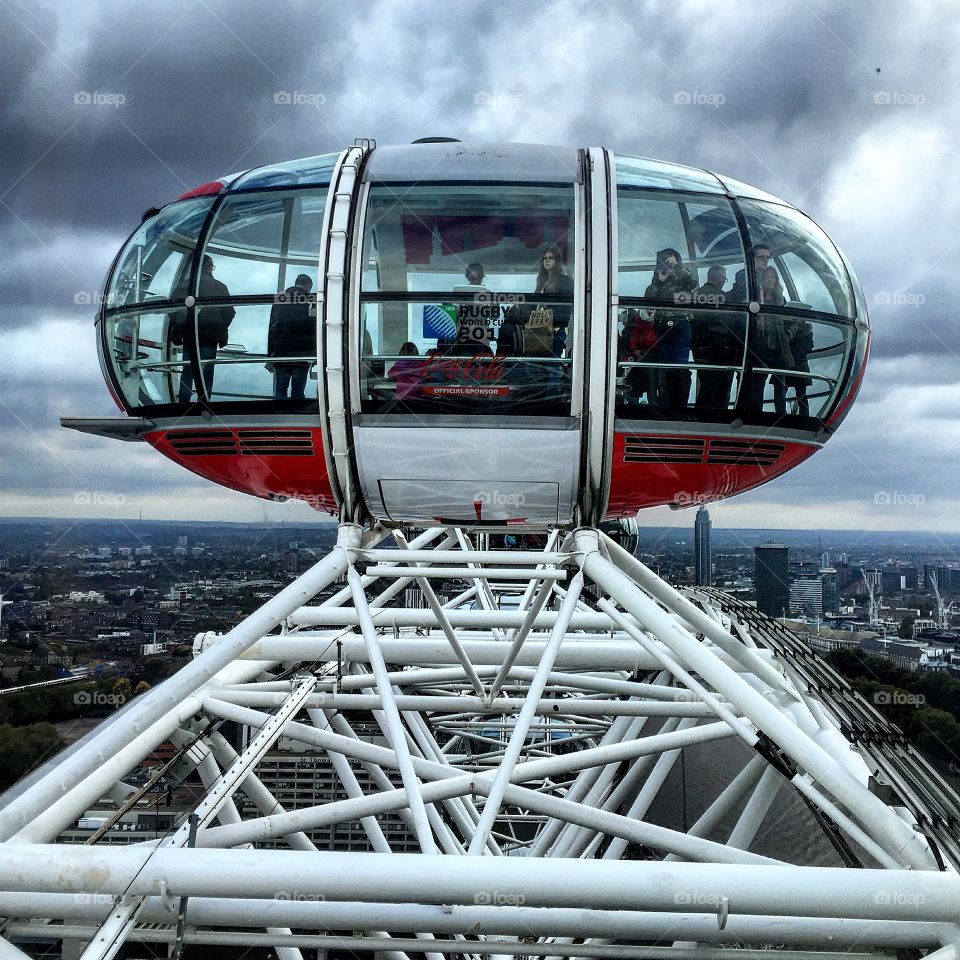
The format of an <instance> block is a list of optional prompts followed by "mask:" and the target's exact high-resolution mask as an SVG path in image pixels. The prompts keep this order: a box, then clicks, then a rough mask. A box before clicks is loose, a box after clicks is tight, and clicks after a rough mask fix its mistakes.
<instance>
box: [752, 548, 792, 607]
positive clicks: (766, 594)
mask: <svg viewBox="0 0 960 960" xmlns="http://www.w3.org/2000/svg"><path fill="white" fill-rule="evenodd" d="M754 560H755V564H756V566H755V575H754V578H753V585H754V590H755V592H756V596H757V609H758V610H759V611H760V612H761V613H765V614H767V616H770V617H782V616H784V615H785V614H786V613H787V611H788V610H789V609H790V551H789V549H788V548H787V547H786V546H784V545H783V544H782V543H763V544H760V545H758V546H757V547H756V549H755V550H754Z"/></svg>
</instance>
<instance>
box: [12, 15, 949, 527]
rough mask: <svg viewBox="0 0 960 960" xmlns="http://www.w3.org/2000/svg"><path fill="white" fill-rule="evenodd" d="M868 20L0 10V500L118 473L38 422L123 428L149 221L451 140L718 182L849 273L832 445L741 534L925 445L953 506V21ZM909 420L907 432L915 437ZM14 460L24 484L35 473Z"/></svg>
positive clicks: (147, 483) (748, 500) (162, 478)
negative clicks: (772, 197)
mask: <svg viewBox="0 0 960 960" xmlns="http://www.w3.org/2000/svg"><path fill="white" fill-rule="evenodd" d="M886 10H887V11H889V12H884V8H877V7H871V6H862V5H855V4H849V5H836V4H834V3H828V2H826V0H806V2H799V3H780V4H778V3H769V2H759V0H754V2H748V3H744V4H739V5H736V6H733V5H724V4H716V3H707V2H703V0H673V2H669V3H668V2H657V0H650V2H646V3H642V4H637V3H632V2H628V0H616V2H587V0H557V2H552V3H546V4H540V5H533V4H528V3H522V2H520V0H508V2H503V3H494V2H492V0H479V2H475V3H470V4H449V3H445V2H441V0H425V2H420V3H411V2H407V0H404V2H400V0H365V2H360V3H358V4H354V5H347V4H333V3H330V2H321V3H315V2H310V3H307V2H303V3H301V2H276V3H272V4H269V5H266V4H230V3H227V2H224V0H173V2H170V3H164V4H152V5H151V4H147V5H142V4H138V5H131V4H126V3H121V2H118V0H111V2H96V0H93V2H80V3H77V4H73V5H69V6H68V5H62V4H51V5H48V6H41V5H38V4H35V3H27V2H19V0H5V2H3V3H0V90H2V95H0V96H2V100H0V144H2V145H3V146H2V150H0V244H2V249H3V251H4V254H3V256H2V257H0V326H2V330H3V333H4V336H5V338H6V342H5V344H4V349H3V350H0V490H2V491H6V492H7V493H8V494H9V493H11V492H13V491H16V492H17V493H18V494H19V493H23V492H28V491H29V490H30V489H31V488H32V489H33V490H35V491H40V490H44V491H47V490H49V491H50V496H51V497H53V496H54V495H55V494H56V492H57V491H60V492H63V493H65V492H68V491H69V490H70V489H72V488H73V487H74V486H75V484H76V483H78V482H81V481H79V480H78V479H77V475H80V474H83V472H84V471H87V473H86V475H84V476H82V482H83V483H84V484H86V485H87V486H94V487H97V486H98V485H101V484H102V485H103V486H104V487H105V488H106V487H107V486H108V484H109V483H110V482H113V481H112V480H111V476H110V474H111V471H110V455H109V454H107V453H106V451H108V450H113V449H115V448H116V445H114V446H111V445H110V444H109V443H108V442H107V441H100V440H95V439H93V438H85V437H80V436H71V437H69V439H68V438H67V436H66V435H65V433H64V431H62V430H60V428H59V427H58V425H57V418H58V417H59V416H60V415H64V414H70V415H90V416H108V415H111V414H113V413H115V409H114V406H113V403H112V401H111V400H110V398H109V396H108V394H107V391H106V389H105V388H104V387H103V385H102V381H101V379H100V374H99V369H98V365H97V361H96V356H95V350H94V339H93V324H92V314H93V306H92V304H91V302H90V301H91V299H92V298H94V297H95V295H96V293H97V291H98V290H99V288H100V284H101V282H102V278H103V274H104V272H105V271H106V269H107V267H108V265H109V262H110V260H111V258H112V256H113V254H114V253H115V252H116V251H117V250H118V249H119V247H120V245H121V244H122V243H123V240H124V239H125V237H126V236H127V235H128V234H129V233H130V232H131V231H132V230H133V228H134V227H135V226H136V225H137V223H138V222H139V220H140V216H141V214H142V212H143V211H144V210H145V209H146V208H147V207H150V206H153V205H161V204H163V203H166V202H169V201H170V200H172V199H174V198H175V197H176V196H177V195H178V194H180V193H182V192H184V191H185V190H187V189H189V188H191V187H194V186H196V185H198V184H200V183H203V182H204V181H206V180H209V179H213V178H216V177H218V176H221V175H224V174H227V173H230V172H234V171H237V170H240V169H244V168H248V167H252V166H257V165H261V164H265V163H272V162H277V161H281V160H284V159H291V158H294V157H302V156H310V155H314V154H319V153H326V152H331V151H335V150H339V149H342V148H343V146H344V145H346V144H348V143H350V142H352V140H353V138H354V137H357V136H368V137H375V138H376V139H377V140H378V141H379V142H380V143H399V142H407V141H410V140H413V139H415V138H417V137H421V136H428V135H448V136H454V137H459V138H462V139H465V140H467V139H473V140H479V139H483V140H526V141H534V142H551V143H575V144H602V145H606V146H610V147H613V148H614V149H616V150H619V151H621V152H623V153H627V154H635V155H642V156H652V157H657V158H660V159H664V160H672V161H676V162H680V163H687V164H691V165H694V166H701V167H706V168H709V169H712V170H716V171H718V172H721V173H726V174H729V175H731V176H734V177H737V178H739V179H742V180H745V181H747V182H750V183H755V184H756V185H757V186H759V187H762V188H763V189H765V190H768V191H770V192H771V193H774V194H777V195H779V196H782V197H783V198H784V199H786V200H788V201H789V202H791V203H795V204H797V205H798V206H800V207H801V208H802V209H804V210H805V211H806V212H807V213H808V214H809V215H811V216H812V217H813V218H814V219H815V220H817V222H818V223H820V224H821V226H823V228H824V229H825V230H826V231H827V233H828V234H830V236H831V237H833V238H834V239H835V240H837V242H838V243H840V244H841V245H842V246H843V247H844V249H845V251H846V253H847V254H848V255H849V257H850V259H851V261H852V262H853V263H854V265H855V267H856V269H857V271H858V273H859V274H860V277H861V279H862V281H863V284H864V288H865V291H866V295H867V301H868V304H869V306H870V309H871V312H872V317H873V320H874V338H873V358H874V359H873V363H872V366H871V368H870V370H869V371H868V375H867V382H866V383H865V385H864V389H863V392H862V396H861V399H860V401H859V402H858V404H857V406H856V407H855V409H854V411H853V413H852V414H851V415H850V417H849V418H848V421H847V422H846V423H845V424H844V426H843V427H842V429H841V431H840V432H839V435H838V436H837V437H836V438H834V439H833V440H831V441H830V443H829V444H828V446H827V447H826V449H825V450H824V452H822V453H820V454H818V455H817V456H816V457H814V458H812V460H811V461H809V462H808V463H807V464H805V465H804V466H803V467H801V468H800V469H798V470H797V471H795V472H794V473H792V474H789V475H787V476H786V477H784V478H783V479H781V480H779V481H778V482H776V483H774V484H772V485H769V486H767V487H764V488H761V490H759V491H757V492H756V493H755V494H746V495H743V496H741V497H738V498H735V500H734V501H731V503H732V504H735V505H738V506H737V507H736V509H740V510H741V513H736V511H735V510H734V511H733V512H732V513H731V516H736V517H737V519H738V522H739V521H740V520H741V516H747V512H748V511H749V509H750V505H751V504H753V505H754V506H755V510H756V515H757V522H756V524H753V525H761V521H763V522H767V521H768V520H770V518H771V517H772V516H773V515H774V514H775V513H776V511H778V510H779V511H781V512H783V511H789V510H791V509H795V508H799V507H800V506H802V505H803V504H804V503H806V504H810V503H813V502H816V501H818V500H822V499H824V498H829V497H831V496H832V497H834V498H836V499H838V500H843V499H844V498H848V497H850V496H851V495H852V496H853V497H854V501H856V502H859V501H860V500H863V501H864V502H866V501H867V500H869V497H870V492H871V490H873V489H875V488H877V486H878V484H880V483H883V482H887V481H884V480H883V477H884V476H887V477H888V478H891V479H890V480H889V482H896V483H900V484H907V483H909V467H910V463H911V461H913V462H916V458H918V457H919V458H922V457H923V450H924V444H929V443H934V442H935V443H937V444H938V451H940V453H938V457H937V458H935V459H936V460H937V464H938V465H937V466H935V467H932V468H931V469H930V470H929V471H928V472H927V475H926V479H925V480H924V482H925V483H926V484H927V485H928V487H929V489H930V491H931V497H933V496H934V495H935V496H937V497H944V498H947V497H948V496H949V495H950V483H949V478H950V476H952V473H953V470H952V466H951V463H950V456H951V455H952V454H953V453H954V452H956V450H957V444H958V441H960V437H958V436H957V433H956V431H955V430H954V427H953V421H952V413H951V412H950V410H951V408H950V406H949V403H948V402H947V398H950V397H952V393H953V391H954V390H955V388H956V384H957V377H956V375H955V374H954V373H953V369H952V367H953V368H955V367H956V359H957V354H958V352H960V351H958V342H960V340H958V335H957V332H956V329H955V326H954V324H953V321H952V319H951V318H952V313H953V304H955V303H956V302H957V300H958V297H960V279H958V277H960V271H957V270H956V266H955V265H956V264H957V263H958V262H960V248H958V247H957V244H958V242H960V238H957V237H956V228H955V224H956V222H957V220H958V217H960V185H958V183H957V181H956V176H955V173H954V170H953V158H954V157H955V156H956V154H957V151H958V149H960V143H958V140H960V128H958V127H957V124H956V122H955V102H956V96H957V92H958V89H960V84H958V79H960V78H958V66H957V61H956V58H955V57H954V55H953V51H954V50H955V48H956V41H957V36H958V32H960V9H957V8H956V7H954V6H953V5H952V4H949V3H921V2H919V0H917V2H908V3H905V4H898V5H896V6H895V7H894V6H890V7H889V8H886ZM284 93H286V94H291V95H292V94H294V93H299V94H301V95H302V96H301V98H300V101H299V102H297V103H294V102H283V97H282V96H278V95H280V94H284ZM311 98H312V99H311ZM278 101H280V102H278ZM951 361H952V367H951ZM956 408H957V407H956V405H954V407H953V409H956ZM905 412H909V414H910V415H911V416H916V417H917V418H918V422H917V423H914V424H911V425H910V429H905V428H904V427H903V425H902V423H901V420H902V418H903V416H904V414H905ZM891 444H894V446H893V447H891ZM58 451H59V453H58ZM84 451H87V453H85V452H84ZM90 451H94V452H95V453H94V455H89V452H90ZM58 456H59V457H60V459H59V460H58ZM114 456H115V457H116V458H117V462H120V461H122V462H123V463H124V464H128V465H129V470H130V471H131V472H130V473H129V476H130V478H131V482H133V481H135V482H136V483H137V484H138V485H140V489H141V490H143V491H144V492H145V495H146V494H149V495H155V496H156V497H157V498H162V497H163V496H165V495H167V494H169V493H170V491H172V490H176V489H178V487H177V484H178V482H179V483H181V484H182V485H183V489H190V490H191V494H192V495H193V494H195V495H196V496H199V497H202V496H204V494H203V493H202V491H203V490H208V491H209V493H208V494H206V495H207V496H208V497H209V503H210V504H211V509H212V510H215V511H220V512H221V515H223V516H225V517H230V518H234V517H240V516H245V515H250V511H254V513H255V514H256V515H259V512H260V511H261V510H262V507H261V505H259V504H257V503H256V502H255V501H251V500H249V498H243V497H242V496H241V495H234V494H226V493H224V492H222V491H219V490H217V489H216V488H214V487H212V486H206V487H204V486H198V485H197V484H196V483H195V482H194V480H193V479H192V478H190V477H189V475H187V474H185V473H183V471H179V470H178V469H176V468H174V467H173V466H172V465H167V464H166V463H164V464H162V465H161V464H159V463H158V460H159V459H160V458H158V456H157V455H156V454H152V453H151V452H150V451H149V450H147V449H145V448H144V447H142V446H140V445H123V446H122V447H120V448H119V449H117V452H116V454H114ZM31 458H33V460H32V461H31ZM61 461H62V462H61ZM31 462H33V463H34V465H39V466H37V469H38V470H40V471H41V472H42V473H43V478H42V479H37V480H36V482H35V483H34V482H32V481H31V480H30V479H29V478H30V477H31V474H32V468H31ZM33 472H34V475H35V471H33ZM178 478H181V479H179V480H178ZM113 479H115V477H114V478H113ZM858 485H859V486H858ZM197 491H201V492H197ZM851 491H854V493H853V494H851ZM857 491H858V492H857ZM858 498H859V499H858ZM249 504H253V506H249ZM739 505H743V506H742V507H740V506H739ZM38 509H41V508H38ZM270 509H275V510H278V511H279V510H281V509H282V508H281V507H271V508H270ZM231 511H232V512H231ZM244 511H246V513H244ZM9 512H15V510H12V508H10V509H8V508H7V507H5V506H4V505H3V504H2V503H0V513H9ZM277 516H280V514H279V513H278V514H277ZM671 519H673V520H674V522H677V521H676V518H671ZM680 522H686V521H685V519H681V520H680Z"/></svg>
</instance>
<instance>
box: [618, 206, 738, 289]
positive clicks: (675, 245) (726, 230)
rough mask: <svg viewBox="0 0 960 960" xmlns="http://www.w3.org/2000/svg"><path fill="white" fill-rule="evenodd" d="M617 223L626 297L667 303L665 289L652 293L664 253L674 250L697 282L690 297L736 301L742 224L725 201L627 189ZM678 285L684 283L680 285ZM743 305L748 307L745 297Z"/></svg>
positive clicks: (691, 286) (690, 285)
mask: <svg viewBox="0 0 960 960" xmlns="http://www.w3.org/2000/svg"><path fill="white" fill-rule="evenodd" d="M617 220H618V229H617V235H618V246H619V249H618V265H617V269H618V281H619V293H620V296H621V297H652V296H656V297H657V299H662V298H663V290H653V291H651V289H650V288H651V285H653V284H654V281H655V279H656V269H657V262H658V261H657V256H658V254H659V253H661V252H663V251H667V250H671V251H673V252H674V253H675V254H679V264H678V267H679V270H678V273H681V274H682V272H683V271H686V273H688V274H689V275H690V277H691V278H692V281H690V282H687V283H686V287H687V288H688V289H687V290H686V292H687V293H693V292H694V291H696V292H697V295H698V296H702V297H706V298H708V299H707V300H706V301H705V302H707V303H717V302H720V303H722V302H725V301H731V300H734V299H735V297H734V290H735V289H736V285H734V287H728V286H727V283H728V281H732V280H733V279H734V277H735V276H737V275H739V274H742V272H743V264H744V254H743V244H742V242H741V239H740V231H739V228H738V226H737V220H736V217H735V215H734V212H733V208H732V206H731V205H730V201H729V200H727V199H726V198H725V197H716V198H714V197H704V196H702V195H700V196H697V195H694V194H666V193H659V192H654V191H645V190H635V189H630V188H621V189H619V190H618V191H617ZM678 285H682V284H679V281H678ZM658 286H659V285H658ZM700 288H704V289H703V290H702V291H701V289H700ZM677 292H680V291H679V289H678V290H676V291H670V292H668V293H667V296H668V297H669V298H672V297H673V295H674V293H677ZM739 302H745V300H744V299H743V295H741V296H740V298H739Z"/></svg>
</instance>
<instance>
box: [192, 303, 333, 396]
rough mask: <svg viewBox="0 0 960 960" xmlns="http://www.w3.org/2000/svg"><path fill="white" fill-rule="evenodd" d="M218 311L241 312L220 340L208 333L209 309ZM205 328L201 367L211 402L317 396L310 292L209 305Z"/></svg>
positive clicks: (228, 324) (201, 323) (202, 322)
mask: <svg viewBox="0 0 960 960" xmlns="http://www.w3.org/2000/svg"><path fill="white" fill-rule="evenodd" d="M214 309H220V310H224V309H225V310H227V311H228V312H234V314H235V315H234V316H233V317H232V318H231V319H230V320H229V321H228V322H227V332H226V333H225V334H224V335H222V336H220V337H219V338H218V339H216V340H215V339H213V337H212V336H211V335H210V334H206V335H205V334H204V318H203V313H204V310H214ZM218 319H219V320H220V321H221V322H222V318H218ZM199 327H200V330H201V340H200V365H201V368H202V369H203V374H204V383H205V385H206V390H207V394H208V396H209V399H210V402H211V403H235V402H238V401H245V400H296V401H300V400H304V399H316V396H317V369H316V368H317V333H316V329H317V328H316V309H315V304H314V301H313V297H312V295H310V294H308V293H306V291H303V292H302V293H301V294H300V295H296V294H295V295H292V296H289V297H288V296H287V295H281V296H280V297H278V298H277V302H275V303H273V304H269V303H264V304H260V303H255V304H237V305H236V307H232V306H231V307H225V308H224V307H221V308H214V307H204V308H203V309H201V310H200V311H199ZM204 336H206V340H204ZM181 399H182V398H181Z"/></svg>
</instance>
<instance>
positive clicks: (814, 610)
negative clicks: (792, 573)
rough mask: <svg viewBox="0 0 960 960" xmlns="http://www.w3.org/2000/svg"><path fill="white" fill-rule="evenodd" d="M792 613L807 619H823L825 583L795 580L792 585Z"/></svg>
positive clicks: (812, 580)
mask: <svg viewBox="0 0 960 960" xmlns="http://www.w3.org/2000/svg"><path fill="white" fill-rule="evenodd" d="M790 612H791V613H792V614H797V615H800V616H805V617H822V616H823V581H821V580H819V579H816V580H815V579H806V578H805V579H798V580H794V581H793V583H791V584H790Z"/></svg>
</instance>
